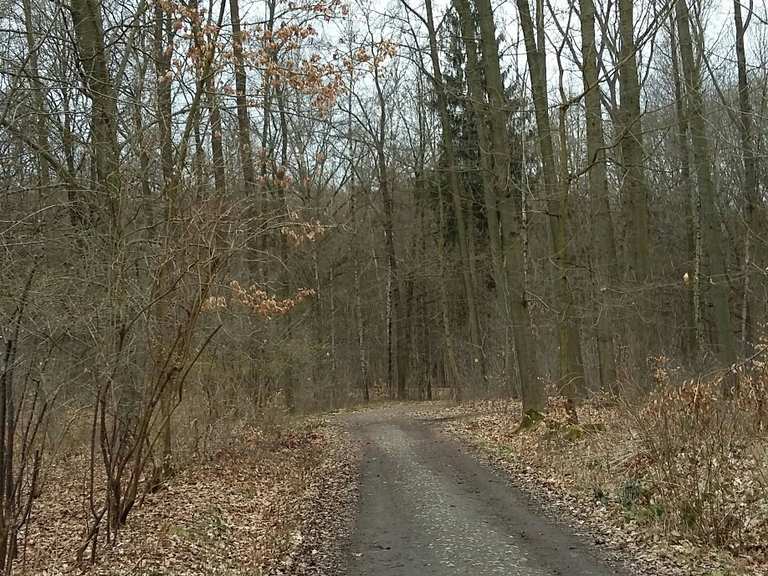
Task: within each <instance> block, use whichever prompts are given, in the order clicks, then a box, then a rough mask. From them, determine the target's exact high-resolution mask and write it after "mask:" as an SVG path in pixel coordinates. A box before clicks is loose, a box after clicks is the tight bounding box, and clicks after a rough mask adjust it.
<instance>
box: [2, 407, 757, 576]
mask: <svg viewBox="0 0 768 576" xmlns="http://www.w3.org/2000/svg"><path fill="white" fill-rule="evenodd" d="M517 414H519V405H517V404H516V403H515V402H507V401H504V402H466V403H461V404H450V403H444V402H422V403H408V404H398V403H384V404H372V405H371V406H370V407H367V408H359V409H354V410H342V411H339V412H336V413H334V414H331V415H327V416H323V417H309V418H302V419H294V420H286V421H285V422H282V423H280V424H279V425H273V426H271V427H262V428H254V427H242V428H239V429H237V430H236V431H234V432H233V433H232V434H230V435H227V438H228V442H227V445H226V446H224V447H222V448H221V449H220V450H217V451H215V452H213V453H212V454H209V455H208V456H206V457H202V456H201V457H200V458H198V459H192V460H190V461H188V463H187V465H186V466H184V467H182V468H180V469H179V470H178V472H177V473H176V475H174V476H173V477H172V478H171V479H170V480H169V481H168V483H167V484H166V485H165V486H164V487H163V488H162V489H161V490H158V491H156V492H154V493H151V494H148V495H147V497H146V499H145V501H144V502H142V503H141V505H140V506H137V507H136V508H135V509H134V510H133V511H132V512H131V514H130V516H129V518H128V523H127V525H126V526H125V527H124V528H123V529H122V531H121V532H120V534H119V539H118V542H117V544H115V545H110V546H104V545H101V546H100V547H99V553H98V558H97V562H96V563H95V564H94V565H86V566H77V565H76V564H75V562H74V559H75V552H76V550H77V548H78V545H79V542H80V541H81V538H82V534H83V532H84V529H85V527H86V519H87V507H86V505H85V504H84V503H85V502H86V500H85V498H84V495H85V486H86V483H87V470H88V466H87V465H86V462H87V459H86V458H85V455H84V454H79V453H78V452H77V451H74V452H72V453H71V454H59V455H58V457H57V458H56V460H55V461H54V462H53V465H49V466H48V467H47V469H46V473H45V476H44V482H43V485H42V493H41V495H40V497H39V498H38V499H37V500H36V501H35V505H34V507H33V510H32V516H31V523H30V527H29V530H28V531H27V533H26V534H24V538H23V545H22V546H21V547H20V558H19V560H18V563H17V571H16V573H18V574H35V575H37V574H39V575H50V576H54V575H55V576H59V575H63V574H77V573H81V572H82V571H84V572H86V573H89V574H95V575H99V576H106V575H120V576H123V575H124V576H129V575H136V576H150V575H151V576H171V575H174V576H175V575H178V576H184V575H192V576H203V575H212V576H213V575H217V574H218V575H228V576H229V575H231V576H236V575H245V574H248V575H253V576H261V575H266V576H341V575H342V574H347V575H348V576H384V575H393V576H395V575H397V576H409V575H414V576H416V575H419V576H421V575H424V576H429V575H441V576H450V575H452V574H456V575H466V574H473V575H474V574H477V575H478V576H481V575H485V574H488V575H491V574H505V575H509V574H517V575H520V576H544V575H550V574H562V575H568V576H579V575H590V576H608V575H625V574H626V575H629V574H631V575H633V576H742V575H743V576H747V575H748V576H764V575H765V574H768V547H767V546H766V543H768V537H766V532H768V506H767V505H766V504H768V496H767V495H766V493H765V490H764V489H763V488H761V489H760V490H762V492H761V491H759V490H757V491H756V489H755V487H754V486H752V487H751V488H750V489H751V490H752V492H749V491H748V490H747V489H746V488H745V489H743V490H742V489H741V488H739V491H738V492H737V493H736V495H737V496H738V497H739V498H742V497H743V499H744V503H743V504H744V506H743V508H742V510H743V514H745V515H748V516H750V519H751V523H750V524H749V526H750V527H752V528H750V530H749V531H747V532H745V533H744V534H741V544H740V546H739V547H738V548H737V547H729V545H728V544H726V545H721V546H718V547H715V546H712V545H708V544H706V543H704V542H701V541H699V540H697V539H696V538H695V537H693V536H692V535H691V534H689V533H686V532H684V531H679V530H678V529H677V528H675V527H674V526H672V525H670V523H669V522H668V520H667V519H666V518H665V517H664V516H663V515H659V514H657V512H658V508H657V507H655V506H656V505H655V504H654V503H653V499H652V498H649V497H648V496H647V495H648V494H649V493H651V492H652V478H651V477H650V476H649V475H648V473H647V470H646V468H648V460H647V454H644V453H643V447H642V445H641V443H639V442H638V439H637V438H636V435H634V434H633V432H632V430H631V426H628V425H627V420H626V414H622V413H621V411H620V410H619V409H617V408H616V407H615V406H614V407H606V406H601V405H599V404H586V405H584V406H582V407H581V408H580V415H581V417H582V420H581V423H580V425H579V426H577V427H572V426H563V425H561V423H558V422H557V421H556V420H552V419H553V418H554V417H553V415H548V416H547V419H545V420H544V421H542V422H540V423H539V424H538V425H537V426H535V427H533V428H530V429H525V430H520V429H519V421H518V419H517V416H516V415H517ZM766 454H768V452H766ZM762 459H763V460H764V461H766V464H768V459H766V458H765V454H763V456H762ZM741 464H743V462H742V463H740V462H731V463H730V465H732V466H735V467H737V468H738V466H740V465H741ZM737 480H738V478H737ZM737 483H738V484H739V486H741V482H740V481H738V482H737ZM749 494H751V496H750V499H749V500H747V497H748V495H749Z"/></svg>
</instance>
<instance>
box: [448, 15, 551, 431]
mask: <svg viewBox="0 0 768 576" xmlns="http://www.w3.org/2000/svg"><path fill="white" fill-rule="evenodd" d="M465 1H466V0H457V4H458V3H460V2H465ZM475 5H476V8H477V17H478V23H479V27H480V40H481V46H482V54H483V65H484V71H485V82H486V90H487V93H488V98H489V120H490V125H491V130H490V132H491V134H490V135H491V145H492V150H493V160H494V162H493V179H494V188H495V189H496V190H497V192H498V193H503V194H504V195H508V198H509V199H508V201H507V202H504V203H503V208H504V210H505V212H506V218H505V219H504V221H505V223H507V222H508V223H509V228H508V229H507V230H506V234H508V240H509V242H508V246H507V251H506V264H507V268H506V275H507V283H508V286H509V293H510V298H509V309H510V317H511V321H512V325H513V330H514V334H515V346H516V350H517V368H518V372H519V376H520V393H521V398H522V404H523V406H522V409H523V415H524V418H529V417H531V416H532V415H533V413H534V412H542V411H543V410H544V407H545V403H546V400H545V395H544V389H543V387H542V385H541V382H539V377H538V376H539V375H538V368H537V365H536V358H535V348H534V337H533V331H532V330H531V318H530V315H529V311H528V299H527V295H526V290H525V282H524V280H523V276H524V269H523V267H524V260H523V243H522V237H521V226H522V225H521V218H522V191H521V189H520V188H519V187H515V186H509V182H508V178H509V150H510V145H509V137H508V134H507V117H506V116H507V110H508V106H507V102H506V98H505V95H504V83H503V80H502V76H501V68H500V65H499V50H498V45H497V43H496V25H495V23H494V19H493V9H492V7H491V2H490V0H476V4H475ZM506 234H505V235H506Z"/></svg>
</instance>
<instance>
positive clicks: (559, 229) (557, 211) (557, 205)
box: [517, 0, 584, 401]
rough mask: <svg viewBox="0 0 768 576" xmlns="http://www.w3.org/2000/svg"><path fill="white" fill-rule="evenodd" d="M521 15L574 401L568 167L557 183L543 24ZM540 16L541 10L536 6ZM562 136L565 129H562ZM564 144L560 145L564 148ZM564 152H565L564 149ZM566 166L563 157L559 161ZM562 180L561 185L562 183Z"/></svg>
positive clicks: (563, 359)
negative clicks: (540, 38)
mask: <svg viewBox="0 0 768 576" xmlns="http://www.w3.org/2000/svg"><path fill="white" fill-rule="evenodd" d="M517 9H518V12H519V14H520V25H521V27H522V29H523V36H524V39H525V48H526V58H527V61H528V69H529V70H530V73H531V90H532V92H533V104H534V112H535V116H536V130H537V133H538V144H539V153H540V154H541V164H542V176H543V179H544V196H545V197H546V200H547V206H548V211H549V213H550V216H549V217H550V228H551V231H552V242H553V248H554V261H555V266H556V274H557V280H556V290H557V295H558V300H559V305H560V307H561V312H560V318H558V332H559V341H560V354H559V360H560V362H559V365H560V375H559V387H560V389H561V390H562V391H563V392H564V393H565V394H566V395H567V396H568V397H569V398H570V399H571V400H572V401H575V391H576V390H580V389H582V388H583V386H584V368H583V366H582V365H581V358H580V357H581V353H580V350H581V348H580V340H579V328H578V319H577V318H575V316H574V306H573V295H572V290H571V289H570V286H569V284H570V282H569V277H568V267H569V266H570V265H571V263H570V260H571V258H570V255H569V249H568V244H567V235H566V234H567V230H568V181H567V180H568V178H567V170H568V168H567V166H561V170H562V171H563V176H562V177H561V178H560V180H561V181H560V182H558V177H557V174H558V168H557V162H556V160H555V153H554V146H553V144H552V132H551V127H550V122H549V103H548V100H547V70H546V63H545V58H546V55H545V53H544V46H543V45H539V46H537V45H536V32H537V31H538V32H539V34H541V33H542V31H541V28H542V23H541V22H540V23H539V26H537V27H536V28H534V24H533V19H532V18H531V9H530V4H529V3H528V0H517ZM539 14H541V6H539ZM563 115H564V111H563V110H561V122H564V116H563ZM561 132H563V134H562V135H563V136H564V126H563V129H561ZM565 145H566V143H565V142H564V141H563V142H561V146H562V147H565ZM563 152H565V150H564V148H563ZM561 161H562V162H566V157H565V154H563V157H562V159H561ZM563 180H564V181H563Z"/></svg>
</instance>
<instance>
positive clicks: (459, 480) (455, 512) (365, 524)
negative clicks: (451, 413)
mask: <svg viewBox="0 0 768 576" xmlns="http://www.w3.org/2000/svg"><path fill="white" fill-rule="evenodd" d="M437 423H438V421H436V420H434V419H432V420H431V421H430V420H429V419H428V418H424V417H417V416H414V415H413V414H412V413H410V412H409V411H408V410H407V409H406V408H404V407H397V406H395V407H386V408H378V409H374V410H369V411H365V412H362V413H357V414H355V415H353V416H351V417H350V419H349V426H350V428H351V430H352V433H353V434H354V435H355V436H356V437H357V438H358V439H359V440H361V441H362V443H363V460H362V471H361V479H360V501H359V509H358V516H357V520H356V523H355V526H354V531H353V533H352V537H351V542H350V552H349V559H348V569H349V572H348V573H349V575H350V576H385V575H386V576H429V575H440V576H453V575H456V576H458V575H461V576H488V575H496V574H499V575H501V574H503V575H504V576H545V575H547V576H548V575H555V574H559V575H562V576H608V575H620V574H624V572H621V571H618V570H617V569H615V568H612V567H610V566H608V565H607V564H605V563H603V562H601V561H600V560H598V554H597V553H596V551H595V549H594V547H593V546H591V545H590V544H589V543H588V542H587V541H586V539H584V538H583V537H580V536H577V535H576V534H575V533H574V532H573V531H572V530H570V529H569V528H567V527H566V526H564V525H561V524H559V523H556V522H554V521H552V520H550V519H548V518H546V517H545V515H544V513H543V512H542V511H541V509H540V507H537V505H536V504H535V503H534V502H533V501H532V500H531V499H530V498H529V497H528V496H526V495H525V494H524V493H522V492H521V491H520V490H518V489H516V488H515V487H513V486H511V485H510V483H509V481H508V480H507V479H506V478H505V477H503V476H501V475H500V474H499V473H497V472H495V471H493V470H491V469H490V468H488V467H487V466H484V465H482V464H480V463H479V462H478V461H477V460H475V459H474V458H473V457H472V456H471V455H470V454H468V453H467V452H466V450H465V449H464V448H462V447H461V446H460V445H459V444H458V443H457V442H455V441H453V440H451V439H449V438H447V437H446V436H444V435H442V434H441V433H440V432H439V431H438V430H437V428H438V426H437Z"/></svg>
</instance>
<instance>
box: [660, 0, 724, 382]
mask: <svg viewBox="0 0 768 576" xmlns="http://www.w3.org/2000/svg"><path fill="white" fill-rule="evenodd" d="M675 15H676V19H677V31H678V38H679V40H680V58H681V61H682V65H683V76H684V79H685V89H686V90H685V92H686V96H687V103H688V119H689V122H690V131H691V140H692V143H693V159H694V164H695V168H696V180H697V184H698V188H699V197H700V198H701V225H702V231H703V239H704V254H705V264H706V272H707V275H708V276H709V277H708V278H707V279H706V282H705V284H706V285H707V289H706V292H705V294H704V296H705V298H706V300H707V304H708V305H709V306H711V308H712V316H713V320H714V325H715V330H716V334H715V335H714V340H715V341H714V342H713V350H714V351H715V354H716V356H717V358H718V360H719V361H720V364H721V365H722V366H723V367H725V368H729V367H731V366H732V365H734V364H735V363H736V343H735V338H734V333H733V326H732V323H731V313H730V309H729V305H728V293H729V286H728V276H727V270H726V265H725V255H724V253H723V237H722V231H721V229H720V221H719V217H718V214H717V208H716V201H717V200H716V195H715V184H714V181H713V179H712V172H711V170H712V153H711V148H710V143H709V137H708V136H707V132H706V124H705V120H704V101H703V99H702V95H701V87H700V78H699V74H698V69H697V68H696V64H695V61H694V55H693V45H692V42H691V32H690V20H689V12H688V5H687V4H686V0H677V2H675ZM734 384H735V378H733V377H729V378H726V379H725V380H724V391H725V392H726V393H727V392H728V391H729V390H730V388H731V387H732V386H733V385H734Z"/></svg>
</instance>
